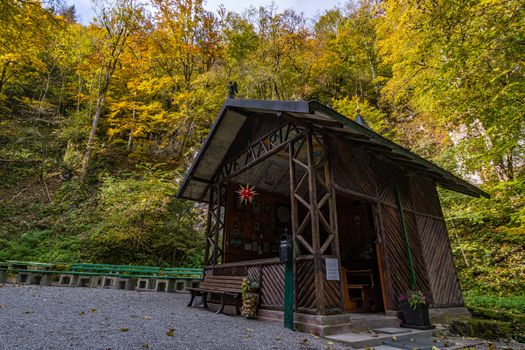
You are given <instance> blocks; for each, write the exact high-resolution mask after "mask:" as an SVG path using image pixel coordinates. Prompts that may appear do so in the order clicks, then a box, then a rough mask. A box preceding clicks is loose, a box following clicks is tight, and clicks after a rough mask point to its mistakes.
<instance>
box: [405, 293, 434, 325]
mask: <svg viewBox="0 0 525 350" xmlns="http://www.w3.org/2000/svg"><path fill="white" fill-rule="evenodd" d="M398 301H399V305H400V306H401V310H402V311H403V322H404V323H403V324H402V326H404V327H409V328H418V329H431V328H433V326H432V325H431V324H430V317H429V314H428V302H427V298H426V297H425V296H424V295H423V293H422V292H421V291H410V292H408V293H405V294H402V295H400V296H399V298H398Z"/></svg>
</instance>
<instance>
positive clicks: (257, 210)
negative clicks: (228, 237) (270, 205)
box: [252, 201, 261, 215]
mask: <svg viewBox="0 0 525 350" xmlns="http://www.w3.org/2000/svg"><path fill="white" fill-rule="evenodd" d="M252 213H253V214H254V215H260V214H261V202H257V201H255V202H253V204H252Z"/></svg>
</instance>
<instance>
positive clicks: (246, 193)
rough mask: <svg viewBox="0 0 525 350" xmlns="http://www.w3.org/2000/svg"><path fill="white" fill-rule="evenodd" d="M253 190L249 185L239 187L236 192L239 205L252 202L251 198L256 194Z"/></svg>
mask: <svg viewBox="0 0 525 350" xmlns="http://www.w3.org/2000/svg"><path fill="white" fill-rule="evenodd" d="M254 188H255V187H250V185H248V184H247V185H246V186H242V185H241V188H239V190H238V191H237V193H238V194H239V200H240V201H241V203H243V202H244V203H248V202H250V203H251V202H252V201H253V198H254V197H255V195H256V194H257V192H255V191H254V190H253V189H254Z"/></svg>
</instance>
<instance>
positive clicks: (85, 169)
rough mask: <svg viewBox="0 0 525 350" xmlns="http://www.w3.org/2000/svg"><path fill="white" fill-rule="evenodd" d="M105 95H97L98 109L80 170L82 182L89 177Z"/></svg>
mask: <svg viewBox="0 0 525 350" xmlns="http://www.w3.org/2000/svg"><path fill="white" fill-rule="evenodd" d="M104 97H105V96H104V95H103V94H101V93H99V94H98V96H97V109H96V110H95V116H94V117H93V123H92V124H91V131H90V133H89V139H88V143H87V147H86V153H85V154H84V159H83V161H82V170H81V172H80V182H82V183H83V182H84V181H85V180H86V177H87V173H88V170H89V162H90V160H91V153H92V151H93V144H94V143H95V134H96V132H97V125H98V120H99V119H100V113H101V111H102V105H103V104H104Z"/></svg>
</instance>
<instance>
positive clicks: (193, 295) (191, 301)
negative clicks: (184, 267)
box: [188, 291, 197, 306]
mask: <svg viewBox="0 0 525 350" xmlns="http://www.w3.org/2000/svg"><path fill="white" fill-rule="evenodd" d="M196 294H197V293H195V292H194V291H192V292H191V300H190V303H189V304H188V306H193V300H194V299H195V296H196Z"/></svg>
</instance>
